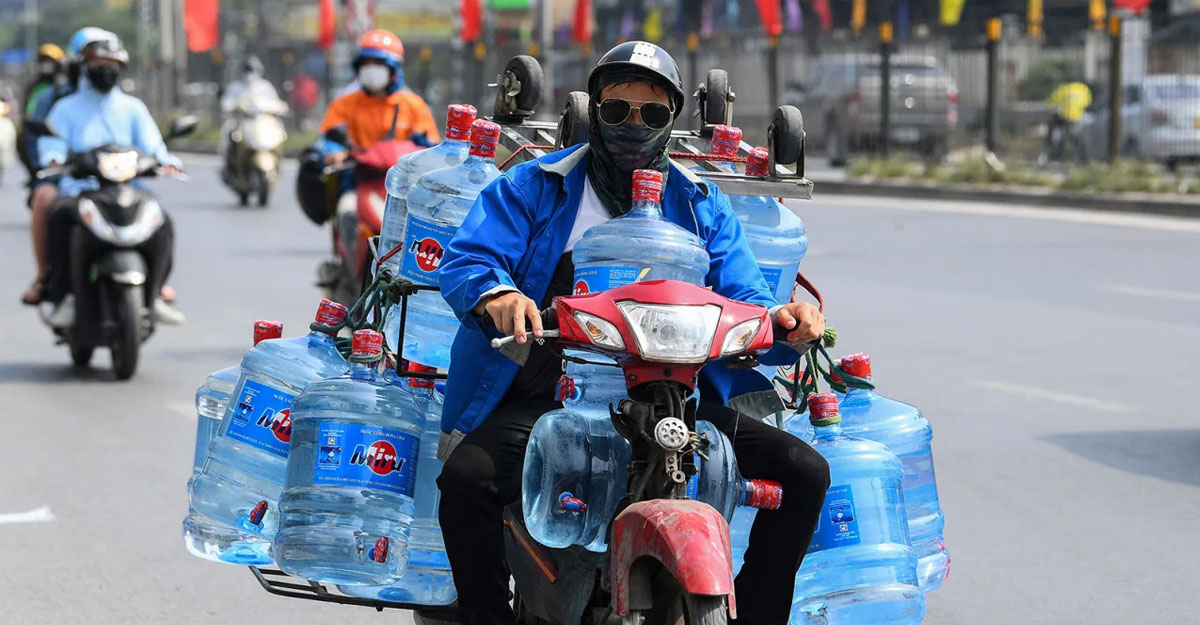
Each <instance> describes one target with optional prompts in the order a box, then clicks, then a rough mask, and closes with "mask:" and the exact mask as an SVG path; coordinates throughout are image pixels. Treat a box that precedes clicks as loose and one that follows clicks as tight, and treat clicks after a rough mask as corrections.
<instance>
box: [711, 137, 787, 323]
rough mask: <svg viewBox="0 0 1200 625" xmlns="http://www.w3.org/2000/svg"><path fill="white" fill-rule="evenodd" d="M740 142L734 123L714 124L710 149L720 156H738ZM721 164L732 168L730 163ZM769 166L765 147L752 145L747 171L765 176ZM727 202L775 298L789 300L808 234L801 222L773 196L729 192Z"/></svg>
mask: <svg viewBox="0 0 1200 625" xmlns="http://www.w3.org/2000/svg"><path fill="white" fill-rule="evenodd" d="M741 143H742V131H741V130H740V129H738V128H736V127H733V126H716V127H715V128H713V140H712V153H713V154H716V155H719V156H728V157H733V156H737V152H738V147H739V146H740V145H741ZM724 166H725V167H726V168H727V169H729V170H731V171H734V170H735V168H734V165H733V163H724ZM769 167H770V162H769V155H768V152H767V150H766V148H754V149H752V150H750V154H749V156H748V157H747V160H746V175H748V176H766V175H767V174H768V173H769V172H768V169H769ZM729 205H730V206H731V207H733V212H734V213H736V214H737V217H738V221H740V222H741V224H742V230H743V231H745V233H746V240H747V241H748V242H749V243H750V251H751V252H753V253H754V259H755V260H757V261H758V268H759V270H760V271H762V274H763V277H764V278H766V279H767V285H768V286H770V287H771V292H772V293H774V294H775V301H777V302H780V303H784V302H790V301H792V286H793V285H795V280H796V272H797V271H799V269H800V261H802V260H804V255H805V254H806V253H807V252H808V237H807V236H806V235H805V234H804V222H803V221H801V220H800V218H799V217H798V216H796V214H795V213H793V212H792V211H790V210H788V208H787V207H786V206H784V205H783V204H781V203H780V202H779V200H776V199H775V198H773V197H755V196H750V195H731V196H729Z"/></svg>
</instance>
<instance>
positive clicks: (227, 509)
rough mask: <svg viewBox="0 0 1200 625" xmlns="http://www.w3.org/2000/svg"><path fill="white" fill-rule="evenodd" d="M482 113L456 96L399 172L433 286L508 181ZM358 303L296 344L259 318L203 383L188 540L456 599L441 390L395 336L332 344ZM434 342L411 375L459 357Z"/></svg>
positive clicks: (417, 596) (352, 590)
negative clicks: (442, 482)
mask: <svg viewBox="0 0 1200 625" xmlns="http://www.w3.org/2000/svg"><path fill="white" fill-rule="evenodd" d="M474 115H475V111H474V109H473V108H471V107H464V106H452V107H451V109H450V127H449V129H448V131H447V141H446V142H444V143H443V144H442V145H441V146H439V147H437V148H433V149H430V150H427V151H424V152H417V153H415V154H411V155H408V156H406V157H405V158H404V159H402V160H401V162H400V163H398V164H397V165H396V167H393V170H392V171H391V172H390V173H389V181H390V182H389V191H396V192H399V193H402V194H404V195H401V196H398V197H391V196H390V197H389V210H388V220H385V224H384V228H385V230H386V231H388V232H392V233H395V232H396V228H395V223H394V222H395V220H397V219H399V220H401V221H408V222H409V223H408V224H407V227H406V228H403V230H406V231H408V232H412V233H416V234H415V235H414V236H418V235H419V237H420V238H416V239H409V240H415V241H416V242H417V245H414V246H411V247H406V248H405V250H404V254H403V255H402V256H401V260H400V262H399V264H398V267H399V268H400V272H401V273H402V274H404V272H405V270H408V276H409V277H416V276H422V277H424V279H423V280H419V281H421V282H424V283H427V284H428V283H436V280H435V275H434V272H435V271H436V269H437V266H438V264H439V263H440V260H441V250H442V249H443V247H444V245H445V244H446V243H448V241H449V238H450V237H451V236H453V233H454V230H455V229H457V226H458V225H459V224H461V222H462V219H463V218H464V217H465V216H466V212H467V209H469V208H470V205H471V204H472V203H473V202H474V199H475V196H476V195H478V193H479V191H480V190H481V189H482V188H483V186H485V185H486V184H487V183H488V182H490V181H491V180H492V179H493V178H495V177H496V175H498V171H497V170H496V168H495V166H494V165H493V164H492V158H493V156H494V153H495V146H496V143H497V139H498V135H499V128H498V126H496V125H495V124H493V123H491V122H486V121H482V120H479V121H475V120H474ZM468 138H469V139H470V143H469V150H468V149H466V148H465V146H467V145H468V141H467V140H468ZM460 148H463V149H460ZM468 151H469V154H468ZM460 152H461V153H460ZM438 164H442V165H446V164H448V165H450V167H443V168H442V169H436V167H437V165H438ZM405 200H408V201H407V202H405ZM389 220H390V221H391V223H389ZM389 227H390V229H389ZM422 228H424V229H425V230H422ZM433 229H436V230H437V232H436V234H437V235H438V236H436V237H434V236H430V235H429V232H428V231H429V230H433ZM430 239H432V241H430ZM435 246H436V248H435ZM393 247H394V246H393ZM427 265H431V266H429V267H428V269H429V271H424V270H425V269H426V268H427V267H426V266H427ZM393 268H395V267H393ZM417 271H421V272H423V273H416V272H417ZM432 295H433V296H434V297H435V298H436V299H437V301H436V302H432V303H430V302H428V301H421V302H420V304H419V305H415V306H414V307H413V308H414V309H415V310H416V311H417V312H418V314H416V315H414V316H412V317H410V318H409V319H410V324H417V325H419V324H422V323H424V324H426V326H436V327H438V328H441V329H444V326H446V325H447V324H446V320H445V319H444V318H439V317H441V316H444V315H449V314H450V313H449V310H448V309H445V305H444V302H441V300H440V298H437V297H436V296H437V294H436V293H432ZM437 304H441V307H438V306H437ZM443 309H444V310H443ZM346 313H347V311H346V308H345V307H343V306H341V305H340V304H336V303H334V302H331V301H328V300H324V301H322V303H321V306H320V308H319V309H318V312H317V317H316V322H315V323H314V324H313V325H312V331H311V332H309V333H308V334H307V335H306V336H301V337H297V338H292V339H281V338H279V336H280V333H281V330H282V328H281V327H280V325H279V324H277V323H275V322H259V323H257V324H256V325H255V338H256V346H255V347H254V348H253V349H251V350H250V351H248V352H247V353H246V355H245V357H244V358H243V359H242V362H241V365H240V367H236V366H235V367H231V368H229V369H224V370H222V371H219V372H217V373H214V374H213V375H211V376H209V378H208V379H207V380H206V382H205V384H204V386H202V387H201V388H200V390H199V391H198V392H197V410H198V412H199V413H200V422H199V425H198V427H197V442H196V447H197V452H196V461H195V464H196V469H195V473H194V476H193V477H192V479H191V480H189V495H190V504H191V506H190V510H189V513H190V514H189V515H188V517H187V519H185V521H184V536H185V543H186V545H187V546H188V549H189V550H190V551H192V552H193V553H195V554H196V555H199V556H201V557H205V558H208V559H211V560H216V561H223V562H230V563H235V564H248V565H264V564H269V563H270V562H272V561H274V562H276V563H277V564H278V565H279V566H280V568H282V569H283V570H284V571H286V572H288V573H290V574H293V575H297V576H299V577H304V578H306V579H311V580H315V581H319V582H323V583H330V584H337V585H338V587H339V589H340V590H341V591H342V592H344V593H346V594H350V595H355V596H361V597H369V598H376V599H382V600H387V601H399V602H406V603H414V604H423V605H447V604H450V603H452V602H453V601H454V600H455V599H456V598H457V593H456V592H455V589H454V584H453V581H452V579H451V576H450V567H449V562H448V560H447V558H446V554H445V547H444V545H443V543H442V538H441V531H440V529H439V527H438V524H437V503H438V489H437V485H436V478H437V476H438V474H439V473H440V472H441V463H440V462H439V461H438V460H437V441H438V438H439V434H440V431H441V427H440V426H441V423H440V422H441V406H442V398H441V392H440V391H439V390H438V389H437V388H435V387H434V385H433V383H432V380H430V379H428V378H422V377H408V376H401V375H399V374H397V373H396V372H395V371H394V370H392V369H391V368H390V367H385V368H384V369H383V371H382V372H381V370H380V362H381V360H382V351H383V349H382V347H383V336H382V335H381V334H379V333H377V332H374V331H372V330H359V331H357V332H355V333H354V342H353V351H352V355H351V357H350V359H349V360H350V362H349V363H347V361H346V359H345V358H343V357H342V356H341V354H340V353H339V352H338V350H337V348H336V346H335V344H334V341H333V337H334V335H335V334H336V333H337V331H338V329H339V328H340V327H341V326H342V325H343V322H344V321H345V319H346ZM421 313H424V316H422V314H421ZM450 318H451V319H453V317H452V315H451V316H450ZM389 321H390V319H389ZM394 329H398V328H394ZM414 332H419V330H416V329H414V328H412V327H410V328H409V329H408V333H407V334H408V335H409V336H412V335H413V334H414ZM427 338H428V336H427V335H422V340H423V341H424V342H423V343H421V344H420V346H419V347H421V348H422V349H423V350H424V351H423V352H420V351H417V350H415V349H414V352H415V353H414V356H416V357H417V358H415V359H414V360H415V362H412V363H409V364H408V368H409V371H411V372H419V373H431V372H434V371H436V370H437V368H439V367H440V368H444V367H446V366H448V364H449V361H448V354H449V345H450V341H451V340H452V339H453V333H452V332H449V333H443V334H442V335H439V336H438V339H439V340H440V342H434V341H429V340H426V339H427ZM263 339H269V340H263ZM258 341H261V342H258ZM422 358H424V359H422ZM418 363H420V364H418Z"/></svg>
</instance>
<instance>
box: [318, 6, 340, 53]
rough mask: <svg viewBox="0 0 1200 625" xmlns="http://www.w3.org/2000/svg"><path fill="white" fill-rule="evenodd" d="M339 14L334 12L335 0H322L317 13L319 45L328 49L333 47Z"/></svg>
mask: <svg viewBox="0 0 1200 625" xmlns="http://www.w3.org/2000/svg"><path fill="white" fill-rule="evenodd" d="M336 22H337V15H336V14H335V13H334V8H333V0H321V6H320V9H319V13H318V15H317V47H318V48H320V49H322V50H328V49H330V48H332V47H333V40H334V38H335V35H334V31H335V29H336V26H337V24H336Z"/></svg>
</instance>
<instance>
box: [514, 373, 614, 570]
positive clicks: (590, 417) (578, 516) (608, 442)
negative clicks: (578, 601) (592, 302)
mask: <svg viewBox="0 0 1200 625" xmlns="http://www.w3.org/2000/svg"><path fill="white" fill-rule="evenodd" d="M576 355H584V356H586V357H587V358H589V359H591V360H596V361H599V360H600V359H601V358H600V357H594V356H592V355H591V354H582V353H580V354H576ZM627 396H628V391H627V390H626V385H625V376H624V374H623V373H621V370H620V369H616V368H613V367H607V366H603V365H586V364H579V363H574V362H569V363H568V364H567V375H566V376H564V377H563V378H562V379H561V380H560V381H559V392H558V397H559V399H560V400H562V401H563V408H562V409H560V410H552V411H550V412H547V413H546V414H544V415H542V417H541V418H540V419H538V421H537V423H536V424H534V426H533V432H531V433H530V435H529V443H528V446H527V447H526V452H525V466H524V470H523V473H522V488H521V508H522V511H523V512H524V517H525V525H526V527H527V528H528V530H529V534H530V536H533V538H534V540H536V541H538V542H540V543H542V544H543V545H546V546H548V547H555V548H565V547H569V546H571V545H581V546H583V547H586V548H587V549H589V550H591V551H595V552H598V553H601V552H604V551H605V549H606V544H605V533H606V532H607V528H608V523H609V521H611V520H612V517H613V514H614V513H615V512H616V509H617V504H618V503H619V502H620V500H621V497H623V496H624V495H625V491H626V489H627V487H628V482H629V473H628V470H629V442H628V441H626V440H625V438H624V437H622V436H621V435H620V434H618V433H617V430H616V429H615V428H614V427H613V424H612V419H611V417H610V416H609V412H608V410H609V405H610V404H615V402H617V401H620V400H621V399H623V398H625V397H627Z"/></svg>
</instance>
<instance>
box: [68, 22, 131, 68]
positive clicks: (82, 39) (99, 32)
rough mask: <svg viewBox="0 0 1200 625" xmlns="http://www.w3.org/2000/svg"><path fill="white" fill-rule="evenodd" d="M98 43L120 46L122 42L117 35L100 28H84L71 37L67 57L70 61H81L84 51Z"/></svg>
mask: <svg viewBox="0 0 1200 625" xmlns="http://www.w3.org/2000/svg"><path fill="white" fill-rule="evenodd" d="M98 41H108V42H111V43H114V44H117V45H118V46H119V45H120V42H121V40H120V38H119V37H117V35H116V33H113V32H111V31H107V30H104V29H103V28H100V27H98V26H84V27H83V28H80V29H79V30H77V31H75V34H74V35H71V40H70V41H69V42H68V43H67V56H68V57H69V58H70V59H73V60H79V59H81V58H82V57H83V49H84V48H86V47H88V45H89V44H93V43H96V42H98Z"/></svg>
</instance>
